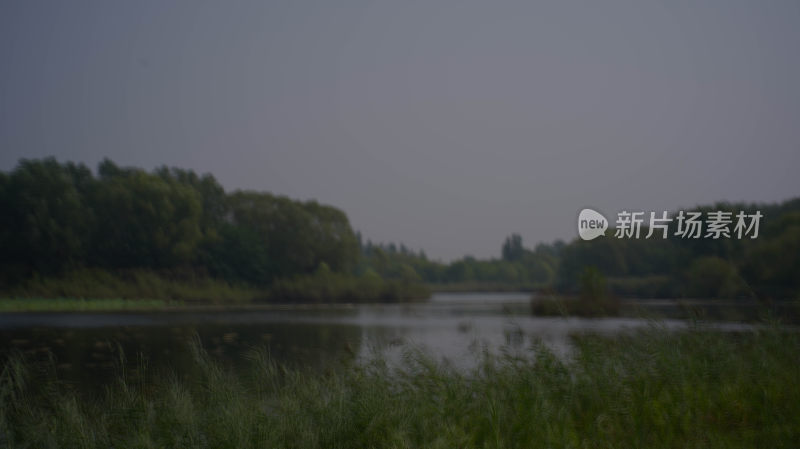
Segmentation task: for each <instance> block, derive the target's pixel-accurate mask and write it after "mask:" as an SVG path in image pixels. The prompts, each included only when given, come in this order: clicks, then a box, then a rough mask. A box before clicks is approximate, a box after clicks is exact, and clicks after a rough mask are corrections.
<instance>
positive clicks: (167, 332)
mask: <svg viewBox="0 0 800 449" xmlns="http://www.w3.org/2000/svg"><path fill="white" fill-rule="evenodd" d="M529 299H530V295H529V294H527V293H437V294H434V295H433V297H432V298H431V299H430V300H429V301H427V302H423V303H413V304H362V305H328V306H320V305H314V306H310V305H298V306H274V307H265V308H259V309H257V310H239V311H234V310H230V311H219V310H211V311H202V310H201V311H189V312H187V311H174V312H147V313H140V312H135V313H134V312H120V313H7V314H0V351H2V353H4V354H8V353H10V352H13V351H20V352H22V353H24V354H25V355H26V356H27V357H29V358H32V359H34V360H46V359H48V358H49V357H52V358H53V362H54V365H55V367H56V371H57V372H58V374H59V376H60V377H61V378H62V379H64V380H65V381H67V382H68V383H74V384H75V385H77V386H78V387H79V388H80V387H82V386H86V385H88V386H89V388H94V387H95V386H97V385H102V384H104V383H106V382H107V381H108V380H109V379H112V378H113V376H115V375H116V374H117V373H118V372H119V367H120V365H121V364H124V365H125V366H126V368H127V369H128V371H129V372H133V371H135V370H137V369H140V368H141V367H143V366H146V367H147V371H148V372H150V373H158V372H164V371H172V372H177V373H178V374H179V375H190V374H191V373H190V372H188V370H190V368H189V367H192V366H194V364H193V363H192V351H191V345H190V343H191V342H192V341H193V340H194V339H197V338H199V340H200V342H201V343H202V346H203V347H204V348H205V349H206V351H207V352H208V353H209V354H210V355H212V356H213V357H214V358H216V359H218V360H220V361H222V362H223V363H225V364H229V365H232V366H236V365H237V364H241V363H245V362H246V355H247V354H248V352H249V351H252V350H253V348H266V349H267V350H268V351H269V353H270V354H271V356H272V358H273V359H274V360H276V361H277V362H279V363H282V364H285V365H288V366H292V367H297V368H303V369H306V368H308V369H312V370H321V369H328V368H331V367H335V366H337V365H338V364H341V363H351V362H353V361H356V362H357V361H361V360H366V359H369V358H370V357H372V356H374V354H375V353H380V354H383V355H384V356H385V357H386V358H387V360H390V361H391V360H395V361H396V360H399V359H400V358H401V357H402V354H403V353H404V352H405V351H407V350H409V349H417V348H418V349H422V350H425V351H427V352H428V353H429V354H431V355H433V356H434V357H436V358H437V359H446V360H447V361H448V362H450V363H452V364H455V365H464V366H467V365H469V364H470V363H471V362H473V361H474V360H475V358H474V354H475V352H476V351H482V350H483V349H489V350H498V349H501V348H502V349H503V350H505V351H525V350H527V349H528V348H529V347H530V346H531V343H532V342H534V341H541V342H543V343H545V344H546V345H548V346H549V347H550V348H552V349H553V350H554V351H555V352H556V353H558V354H561V355H566V354H568V353H569V348H570V343H569V342H570V335H572V334H574V333H580V332H594V333H614V332H625V331H626V330H630V329H635V328H638V327H642V326H648V325H658V326H662V327H666V328H685V327H686V326H687V325H688V324H687V322H686V321H685V320H678V319H659V320H658V321H657V324H654V321H653V320H650V319H645V318H601V319H580V318H561V317H554V318H542V317H533V316H531V315H530V304H529ZM659 305H660V306H661V307H662V308H663V307H665V304H663V303H657V304H655V305H654V307H656V306H659ZM667 306H668V304H667ZM715 326H717V327H719V328H721V329H728V330H738V329H743V328H746V327H747V326H746V325H742V324H736V323H727V324H718V325H715ZM121 354H124V356H125V357H124V358H121V357H120V355H121ZM121 360H124V361H122V362H121Z"/></svg>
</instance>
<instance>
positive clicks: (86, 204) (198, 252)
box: [0, 158, 800, 301]
mask: <svg viewBox="0 0 800 449" xmlns="http://www.w3.org/2000/svg"><path fill="white" fill-rule="evenodd" d="M0 207H2V210H3V214H2V215H0V245H1V246H2V248H3V251H2V253H0V287H1V288H2V289H3V291H4V292H5V295H6V296H44V297H52V296H78V297H91V296H103V297H137V296H139V297H141V296H146V297H169V298H182V299H210V300H215V299H220V300H223V299H230V298H238V299H268V300H274V301H387V300H389V301H393V300H403V299H411V298H421V297H426V296H427V295H428V291H427V289H426V288H425V287H424V286H423V284H426V285H428V286H429V287H431V288H433V289H437V290H543V289H552V290H555V291H559V292H564V293H570V292H575V291H576V289H577V288H578V285H579V283H580V278H581V276H582V274H583V273H585V272H586V271H587V270H596V271H597V272H599V273H600V275H602V276H603V277H604V278H605V279H606V280H607V282H606V285H607V286H608V289H609V290H611V292H612V293H615V294H617V295H620V296H630V297H678V298H681V297H682V298H700V297H702V298H713V297H720V298H756V299H782V298H792V299H794V298H797V297H798V296H799V295H800V198H798V199H793V200H789V201H786V202H784V203H781V204H731V203H719V204H714V205H712V206H704V207H697V208H693V209H692V210H694V211H703V212H705V211H712V210H723V211H731V212H734V213H736V212H738V211H740V210H743V211H748V212H753V211H755V210H759V211H761V213H762V214H763V215H764V218H763V220H762V223H761V231H760V235H759V236H758V238H757V239H749V238H747V239H735V238H731V239H718V240H712V239H681V238H677V237H672V238H668V239H645V238H640V239H633V238H631V239H628V238H626V239H618V238H614V237H613V230H611V231H609V232H607V233H606V235H607V236H608V237H602V238H598V239H596V240H592V241H582V240H577V239H576V240H574V241H572V242H570V243H565V242H561V241H557V242H555V243H552V244H541V243H540V244H538V245H536V246H535V247H534V248H533V249H529V248H526V247H525V246H524V245H523V242H522V238H521V237H520V236H519V235H518V234H512V235H510V236H509V237H507V238H506V239H505V241H504V242H503V243H502V246H501V247H500V254H501V257H500V258H496V259H488V260H480V259H476V258H474V257H470V256H467V257H464V258H462V259H459V260H455V261H453V262H450V263H443V262H440V261H436V260H431V259H429V258H428V257H427V256H426V254H425V253H424V252H423V251H413V250H410V249H408V248H407V247H406V246H405V245H403V244H399V245H397V244H393V243H392V244H379V243H373V242H371V241H366V242H364V241H363V238H362V236H361V235H360V234H359V233H356V232H354V231H353V229H352V227H351V225H350V223H349V220H348V218H347V216H346V214H345V213H344V212H342V211H341V210H339V209H336V208H335V207H331V206H326V205H322V204H319V203H317V202H315V201H307V202H301V201H296V200H292V199H289V198H287V197H283V196H276V195H272V194H269V193H263V192H252V191H239V190H237V191H233V192H226V191H225V190H224V189H223V187H222V186H221V185H220V184H219V183H218V182H217V181H216V180H215V179H214V177H213V176H212V175H210V174H204V175H198V174H196V173H195V172H193V171H191V170H183V169H178V168H167V167H161V168H158V169H156V170H154V171H152V172H147V171H144V170H141V169H137V168H126V167H119V166H117V165H116V164H114V163H113V162H112V161H109V160H104V161H103V162H102V163H100V164H99V167H98V169H97V170H96V173H95V172H93V171H92V170H90V169H89V168H87V167H86V166H84V165H82V164H74V163H59V162H58V161H56V160H55V159H52V158H50V159H43V160H21V161H20V162H19V164H18V165H17V167H16V168H15V169H14V170H12V171H11V172H8V173H0ZM643 235H645V234H643Z"/></svg>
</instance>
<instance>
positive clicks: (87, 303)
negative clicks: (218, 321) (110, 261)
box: [0, 269, 430, 311]
mask: <svg viewBox="0 0 800 449" xmlns="http://www.w3.org/2000/svg"><path fill="white" fill-rule="evenodd" d="M429 296H430V292H429V291H428V289H427V288H425V286H424V285H422V284H420V283H415V282H406V281H402V280H386V279H382V278H381V277H379V276H376V275H365V276H352V275H347V274H341V273H331V272H330V271H327V270H321V271H318V272H317V273H314V274H312V275H306V276H295V277H292V278H289V279H279V280H277V281H274V282H273V283H272V284H271V285H269V286H265V287H253V286H248V285H235V284H229V283H227V282H225V281H223V280H218V279H213V278H208V277H195V276H185V275H184V276H176V277H166V276H164V275H161V274H158V273H155V272H152V271H148V270H127V271H119V272H110V271H106V270H98V269H81V270H75V271H71V272H68V273H66V274H64V275H62V276H58V277H35V278H32V279H29V280H27V281H25V282H23V283H21V284H17V285H14V286H11V287H6V288H0V297H5V298H7V299H0V311H62V310H66V311H71V310H82V311H90V310H96V311H100V310H128V309H137V310H149V309H160V308H163V307H165V306H167V305H169V306H180V307H192V306H195V305H210V304H211V305H235V306H242V305H247V304H268V303H273V304H281V303H350V302H402V301H413V300H420V299H425V298H428V297H429ZM142 298H148V299H147V300H143V299H142Z"/></svg>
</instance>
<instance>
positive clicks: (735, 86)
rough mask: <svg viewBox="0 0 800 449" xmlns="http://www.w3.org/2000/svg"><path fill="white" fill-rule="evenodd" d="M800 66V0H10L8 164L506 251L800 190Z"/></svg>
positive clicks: (453, 250)
mask: <svg viewBox="0 0 800 449" xmlns="http://www.w3.org/2000/svg"><path fill="white" fill-rule="evenodd" d="M798 83H800V2H798V1H797V0H787V1H772V0H762V1H754V0H747V1H737V0H718V1H697V0H671V1H663V2H650V1H646V0H628V1H616V0H613V1H597V0H589V1H580V2H578V1H571V0H552V1H533V0H519V1H497V0H492V1H472V0H451V1H436V0H423V1H410V0H402V1H398V0H392V1H388V0H387V1H349V0H335V1H331V0H321V1H306V0H265V1H253V2H247V1H214V2H202V1H195V0H192V1H184V2H177V1H164V0H156V1H143V0H136V1H125V2H117V1H100V0H98V1H91V2H85V1H77V0H70V1H55V0H53V1H37V0H20V1H12V0H3V1H2V2H0V169H3V170H10V169H12V168H13V167H14V166H15V165H16V163H17V161H18V160H19V158H22V157H26V158H38V157H44V156H50V155H52V156H56V157H57V158H58V159H59V160H62V161H65V160H72V161H80V162H84V163H86V164H88V165H89V166H91V167H93V168H96V165H97V163H98V162H99V161H100V160H101V159H102V158H104V157H109V158H111V159H112V160H114V161H116V162H117V163H119V164H122V165H133V166H139V167H143V168H147V169H152V168H154V167H156V166H159V165H162V164H167V165H171V166H179V167H184V168H191V169H194V170H196V171H198V172H211V173H213V174H214V175H215V176H216V177H217V179H218V180H219V181H220V182H221V183H222V184H223V185H224V186H225V187H226V189H229V190H233V189H237V188H242V189H256V190H265V191H270V192H274V193H278V194H285V195H288V196H290V197H293V198H298V199H312V198H313V199H317V200H319V201H321V202H324V203H328V204H332V205H335V206H338V207H340V208H342V209H343V210H345V211H346V212H347V214H348V215H349V217H350V220H351V222H352V224H353V227H354V228H355V229H358V230H361V231H362V233H363V234H364V235H365V237H368V238H370V239H372V240H376V241H396V242H404V243H405V244H406V245H408V246H410V247H412V248H424V249H425V250H426V251H427V253H428V254H429V255H431V256H434V257H437V258H442V259H445V260H449V259H452V258H455V257H460V256H462V255H465V254H472V255H475V256H479V257H489V256H493V257H496V256H499V252H500V246H501V244H502V241H503V239H504V237H505V236H506V235H508V234H510V233H511V232H518V233H520V234H521V235H522V236H523V239H524V241H525V243H526V245H527V246H533V244H535V243H536V242H539V241H552V240H554V239H556V238H563V239H572V238H574V237H575V236H576V235H577V232H576V224H575V222H576V217H577V213H578V211H579V210H580V209H581V208H583V207H593V208H596V209H599V210H603V211H605V212H607V213H610V214H613V213H615V212H616V211H618V210H621V209H627V210H631V209H635V210H640V209H641V210H657V211H660V210H665V209H667V210H671V209H675V208H677V207H681V206H683V207H692V206H694V205H696V204H699V203H709V202H713V201H716V200H731V201H738V200H746V201H768V202H774V201H780V200H784V199H786V198H789V197H792V196H796V195H800V176H798V175H797V173H796V171H797V169H798V168H799V167H800V86H799V85H798ZM768 218H769V217H766V218H765V219H768ZM612 221H613V219H612Z"/></svg>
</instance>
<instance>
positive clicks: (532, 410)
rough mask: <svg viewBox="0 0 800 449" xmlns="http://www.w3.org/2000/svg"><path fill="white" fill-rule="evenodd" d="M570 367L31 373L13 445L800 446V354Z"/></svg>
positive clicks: (598, 355)
mask: <svg viewBox="0 0 800 449" xmlns="http://www.w3.org/2000/svg"><path fill="white" fill-rule="evenodd" d="M573 342H574V351H573V353H572V355H571V356H570V358H569V359H562V358H559V357H557V356H555V355H554V354H553V353H551V352H550V351H548V350H547V348H546V347H545V346H543V345H540V344H535V345H534V346H533V347H532V350H531V352H530V354H528V356H527V357H520V356H511V355H503V354H500V355H497V354H495V355H491V354H483V355H482V356H479V357H481V359H480V361H479V363H477V365H476V367H475V368H474V369H471V370H459V369H456V368H454V367H452V366H450V365H447V364H442V363H439V362H437V361H435V360H433V359H431V358H430V357H427V356H425V355H424V354H420V353H418V352H411V353H409V354H408V356H407V357H406V358H405V359H404V361H403V362H402V363H400V364H399V366H395V365H393V364H390V363H386V362H384V361H381V360H380V359H376V360H373V361H372V362H369V363H364V364H358V365H347V366H341V367H339V368H338V369H331V370H329V371H328V372H325V373H318V372H317V373H311V372H302V371H297V370H290V369H286V368H283V367H281V366H279V365H277V364H275V363H274V362H273V361H271V360H270V358H269V357H268V356H267V355H266V353H265V352H258V351H256V352H253V353H252V354H251V355H250V358H251V361H252V363H251V366H252V368H251V369H250V370H249V371H248V370H244V371H238V372H234V371H232V370H230V369H227V368H225V367H223V366H221V365H219V364H217V363H216V362H214V361H213V360H211V359H210V358H209V356H208V355H206V354H205V353H204V352H203V351H202V349H201V348H199V347H198V348H197V351H196V356H195V360H196V363H197V365H198V368H199V369H198V370H197V371H198V372H199V373H200V374H199V375H196V376H195V377H192V378H190V379H179V378H178V377H175V376H155V375H153V376H150V377H148V380H147V381H146V382H145V381H142V380H132V379H130V378H126V376H125V375H124V373H123V374H122V375H121V376H120V378H119V379H118V380H117V381H116V382H114V383H111V384H109V385H108V386H107V387H106V389H105V392H104V393H102V394H98V395H96V396H95V397H86V396H81V395H79V394H77V393H73V392H71V391H70V389H68V388H65V386H64V385H63V384H59V383H58V382H57V381H56V380H52V379H51V380H50V381H37V380H35V379H34V378H33V377H32V374H31V373H33V372H35V370H32V369H28V365H26V364H25V363H23V362H21V361H19V360H18V359H16V360H12V361H11V362H9V363H6V365H5V369H4V371H3V374H2V382H0V446H2V447H37V448H48V447H86V448H93V447H97V448H108V447H115V448H125V447H162V448H168V447H208V448H250V447H252V448H265V447H266V448H269V447H276V448H330V447H338V448H364V447H376V448H382V447H386V448H390V447H391V448H400V447H433V448H437V447H441V448H453V447H468V448H472V447H474V448H478V447H492V448H499V447H508V448H517V447H518V448H537V447H542V448H545V447H601V448H602V447H608V448H610V447H615V448H628V447H630V448H639V447H647V448H674V447H711V448H714V447H720V448H722V447H725V448H731V447H734V448H735V447H743V448H745V447H747V448H749V447H771V448H780V447H787V448H788V447H796V444H797V442H798V441H800V424H798V423H800V389H798V388H797V385H798V382H800V363H798V355H799V354H800V341H799V340H798V336H797V334H796V333H794V332H789V331H786V330H782V329H780V328H777V327H771V328H765V329H763V330H758V331H748V332H742V333H721V332H717V331H710V330H703V329H701V328H695V329H691V330H688V331H681V332H677V331H676V332H672V331H667V330H664V329H660V328H657V327H653V328H650V329H647V330H642V331H636V332H630V333H626V334H621V335H618V336H614V337H600V336H592V335H585V336H581V337H575V338H574V340H573Z"/></svg>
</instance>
